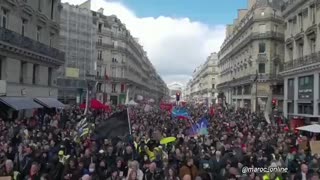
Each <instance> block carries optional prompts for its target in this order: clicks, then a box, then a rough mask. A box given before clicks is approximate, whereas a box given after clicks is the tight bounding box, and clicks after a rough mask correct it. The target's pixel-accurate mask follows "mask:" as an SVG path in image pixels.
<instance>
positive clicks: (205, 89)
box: [186, 53, 219, 106]
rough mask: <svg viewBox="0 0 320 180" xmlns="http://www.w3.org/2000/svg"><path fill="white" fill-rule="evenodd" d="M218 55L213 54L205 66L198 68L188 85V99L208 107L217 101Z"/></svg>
mask: <svg viewBox="0 0 320 180" xmlns="http://www.w3.org/2000/svg"><path fill="white" fill-rule="evenodd" d="M217 64H218V54H217V53H212V54H211V55H210V56H209V57H208V58H207V60H206V61H205V63H204V64H202V65H201V66H199V67H197V68H196V69H195V71H194V73H193V77H192V79H191V80H190V81H189V82H188V83H187V86H186V89H188V90H187V93H188V94H186V96H187V99H188V100H189V101H194V102H202V103H205V104H206V105H208V106H211V105H212V104H215V103H216V100H217V95H218V92H217V89H216V84H217V78H218V75H219V74H218V68H217Z"/></svg>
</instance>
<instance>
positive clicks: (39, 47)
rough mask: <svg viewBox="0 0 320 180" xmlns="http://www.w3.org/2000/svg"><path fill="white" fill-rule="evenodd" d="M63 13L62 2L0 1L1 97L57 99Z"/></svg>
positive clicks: (34, 0) (61, 63)
mask: <svg viewBox="0 0 320 180" xmlns="http://www.w3.org/2000/svg"><path fill="white" fill-rule="evenodd" d="M60 9H61V6H60V0H32V1H23V0H19V1H18V0H15V1H13V0H1V1H0V78H1V81H0V82H1V84H0V89H1V96H15V97H17V96H18V97H22V96H24V97H32V98H33V97H55V98H56V97H57V96H58V88H57V81H56V74H57V69H58V67H59V66H61V65H63V63H64V61H65V54H64V53H63V52H62V51H60V50H58V47H59V38H58V37H59V19H60V16H59V14H60Z"/></svg>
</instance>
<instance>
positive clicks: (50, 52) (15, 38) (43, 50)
mask: <svg viewBox="0 0 320 180" xmlns="http://www.w3.org/2000/svg"><path fill="white" fill-rule="evenodd" d="M0 41H3V42H6V43H9V44H11V45H14V46H16V47H19V48H23V49H27V50H29V51H33V52H36V53H39V54H42V55H44V56H49V57H51V58H53V59H56V60H59V61H61V62H62V63H63V62H64V61H65V53H64V52H62V51H60V50H58V49H55V48H52V47H50V46H48V45H45V44H43V43H40V42H37V41H35V40H33V39H31V38H28V37H25V36H22V35H21V34H18V33H16V32H13V31H11V30H8V29H5V28H2V27H0Z"/></svg>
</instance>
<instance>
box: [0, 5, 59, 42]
mask: <svg viewBox="0 0 320 180" xmlns="http://www.w3.org/2000/svg"><path fill="white" fill-rule="evenodd" d="M8 20H9V11H8V10H6V9H4V8H1V27H2V28H8ZM20 25H21V26H20V34H21V35H22V36H25V33H26V30H27V29H28V28H29V26H28V20H27V19H24V18H21V21H20ZM42 30H43V28H42V27H41V26H37V28H36V41H38V42H41V36H42ZM54 38H55V34H54V33H50V38H49V46H50V47H51V46H52V42H53V39H54Z"/></svg>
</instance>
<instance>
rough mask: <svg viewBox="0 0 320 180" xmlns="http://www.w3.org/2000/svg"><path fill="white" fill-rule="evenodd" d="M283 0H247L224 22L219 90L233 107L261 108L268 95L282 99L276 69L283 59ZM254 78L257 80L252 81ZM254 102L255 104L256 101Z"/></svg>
mask: <svg viewBox="0 0 320 180" xmlns="http://www.w3.org/2000/svg"><path fill="white" fill-rule="evenodd" d="M281 4H282V0H276V1H270V0H248V8H247V9H240V10H238V17H237V18H236V19H235V20H234V23H233V24H231V25H227V28H226V39H225V41H224V42H223V44H222V46H221V49H220V52H219V55H218V57H219V63H218V67H219V74H220V75H219V76H220V77H219V85H218V86H217V88H218V90H219V93H221V94H223V95H224V97H225V100H226V102H227V103H228V104H231V105H232V106H234V107H235V108H238V107H247V108H251V110H253V111H255V110H257V109H256V107H257V108H259V109H260V110H264V109H265V107H266V104H267V100H268V97H272V98H276V99H277V100H278V104H279V107H282V103H283V81H282V79H281V76H280V75H279V72H280V71H281V70H282V65H283V61H284V26H283V25H284V20H283V18H282V17H281ZM255 80H257V81H255ZM256 102H257V104H256Z"/></svg>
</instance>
